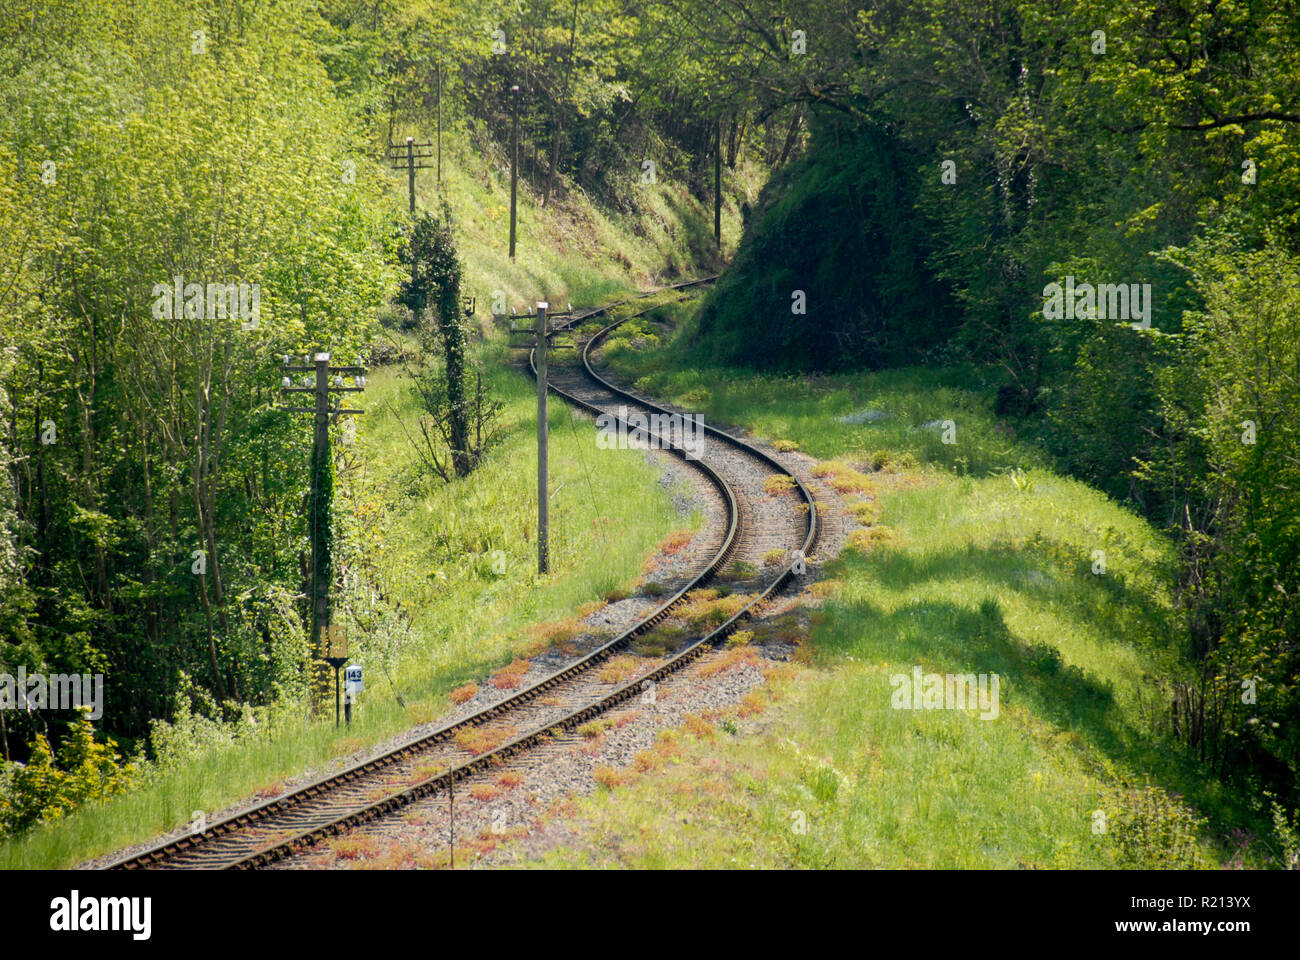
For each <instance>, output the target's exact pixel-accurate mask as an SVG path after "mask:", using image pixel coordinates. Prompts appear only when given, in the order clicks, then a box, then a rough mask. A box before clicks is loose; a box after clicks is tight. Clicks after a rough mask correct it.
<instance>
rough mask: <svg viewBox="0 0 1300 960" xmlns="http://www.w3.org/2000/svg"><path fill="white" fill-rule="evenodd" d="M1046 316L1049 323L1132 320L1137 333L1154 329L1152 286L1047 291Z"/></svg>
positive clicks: (1069, 285)
mask: <svg viewBox="0 0 1300 960" xmlns="http://www.w3.org/2000/svg"><path fill="white" fill-rule="evenodd" d="M1043 316H1044V318H1046V319H1048V320H1074V319H1079V320H1128V321H1130V322H1132V323H1133V327H1134V329H1137V330H1150V329H1151V284H1149V283H1100V284H1098V285H1097V286H1095V287H1094V286H1093V285H1092V284H1091V283H1081V284H1079V285H1078V286H1075V284H1074V277H1073V276H1067V277H1066V278H1065V284H1064V285H1062V284H1059V283H1049V284H1048V285H1047V286H1045V287H1043Z"/></svg>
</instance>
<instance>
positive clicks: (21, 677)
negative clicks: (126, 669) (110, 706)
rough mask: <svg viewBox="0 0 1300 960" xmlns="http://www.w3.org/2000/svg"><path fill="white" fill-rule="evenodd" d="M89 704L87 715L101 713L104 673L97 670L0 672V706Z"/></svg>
mask: <svg viewBox="0 0 1300 960" xmlns="http://www.w3.org/2000/svg"><path fill="white" fill-rule="evenodd" d="M81 707H90V714H89V716H90V719H91V720H98V719H99V718H100V717H102V716H103V715H104V675H103V674H102V673H96V674H94V675H93V676H92V675H91V674H89V673H52V674H48V675H47V674H44V673H33V674H30V675H29V674H28V673H27V668H26V667H19V668H18V676H16V677H15V676H14V675H13V674H9V673H0V710H46V709H49V710H76V709H79V708H81Z"/></svg>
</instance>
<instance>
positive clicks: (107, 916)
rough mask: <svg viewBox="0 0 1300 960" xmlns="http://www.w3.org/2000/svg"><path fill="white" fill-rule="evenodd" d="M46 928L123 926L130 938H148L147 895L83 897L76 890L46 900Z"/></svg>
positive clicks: (69, 930)
mask: <svg viewBox="0 0 1300 960" xmlns="http://www.w3.org/2000/svg"><path fill="white" fill-rule="evenodd" d="M50 929H51V930H55V931H58V932H61V933H76V932H77V931H79V930H96V931H106V930H126V931H129V932H130V933H131V935H132V937H131V938H132V939H133V940H148V939H149V936H150V934H151V933H152V932H153V899H152V898H150V897H85V898H83V897H82V896H81V893H80V892H79V891H77V890H73V891H72V896H70V897H55V898H54V899H53V900H51V901H50Z"/></svg>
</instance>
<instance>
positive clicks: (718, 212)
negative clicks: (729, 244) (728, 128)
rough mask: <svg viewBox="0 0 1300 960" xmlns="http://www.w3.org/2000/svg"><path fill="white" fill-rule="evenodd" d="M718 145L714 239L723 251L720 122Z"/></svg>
mask: <svg viewBox="0 0 1300 960" xmlns="http://www.w3.org/2000/svg"><path fill="white" fill-rule="evenodd" d="M717 140H718V145H717V149H716V150H714V151H713V239H714V241H715V242H716V243H717V245H718V249H719V250H721V249H722V121H721V120H719V121H718V137H717Z"/></svg>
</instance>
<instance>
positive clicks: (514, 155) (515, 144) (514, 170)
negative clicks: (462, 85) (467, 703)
mask: <svg viewBox="0 0 1300 960" xmlns="http://www.w3.org/2000/svg"><path fill="white" fill-rule="evenodd" d="M518 192H519V84H515V85H514V86H513V87H511V88H510V259H511V260H513V259H514V258H515V197H516V195H517V194H518Z"/></svg>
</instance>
